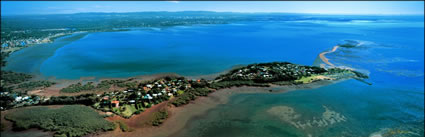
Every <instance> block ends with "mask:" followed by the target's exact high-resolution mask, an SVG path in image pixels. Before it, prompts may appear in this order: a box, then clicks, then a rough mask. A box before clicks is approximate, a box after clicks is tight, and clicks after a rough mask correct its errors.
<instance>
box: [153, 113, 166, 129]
mask: <svg viewBox="0 0 425 137" xmlns="http://www.w3.org/2000/svg"><path fill="white" fill-rule="evenodd" d="M153 117H154V119H153V120H152V126H159V125H161V124H162V123H163V122H164V121H165V119H167V118H168V111H167V110H166V109H161V110H159V111H158V112H154V113H153Z"/></svg>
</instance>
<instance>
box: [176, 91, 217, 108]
mask: <svg viewBox="0 0 425 137" xmlns="http://www.w3.org/2000/svg"><path fill="white" fill-rule="evenodd" d="M211 92H212V90H209V89H208V88H192V89H188V90H186V92H184V93H182V94H181V95H179V96H178V98H177V99H176V100H174V101H173V102H171V104H173V105H174V106H176V107H178V106H181V105H185V104H188V103H189V102H190V101H192V100H195V99H196V97H197V96H208V93H211Z"/></svg>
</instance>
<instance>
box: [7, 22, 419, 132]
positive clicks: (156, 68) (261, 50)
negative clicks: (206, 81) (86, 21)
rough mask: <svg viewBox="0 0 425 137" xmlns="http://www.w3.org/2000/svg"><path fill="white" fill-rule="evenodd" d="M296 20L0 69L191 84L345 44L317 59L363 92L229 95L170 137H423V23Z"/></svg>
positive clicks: (129, 41) (99, 37)
mask: <svg viewBox="0 0 425 137" xmlns="http://www.w3.org/2000/svg"><path fill="white" fill-rule="evenodd" d="M299 16H302V17H296V16H295V17H293V16H291V18H290V19H288V18H285V17H284V16H283V17H275V18H265V19H261V20H260V19H259V20H256V21H241V22H233V23H230V24H216V25H192V26H177V27H171V28H147V29H140V28H134V29H132V30H131V31H124V32H97V33H89V34H87V35H84V37H82V36H81V34H80V35H79V36H81V37H82V38H80V39H78V40H72V41H70V40H69V38H68V39H67V38H63V39H58V40H56V41H55V43H52V44H45V45H40V46H35V47H31V48H33V50H31V49H29V48H28V49H24V50H21V51H18V52H16V53H14V54H12V55H11V57H10V58H8V61H9V62H10V63H9V64H8V66H6V69H9V70H15V71H19V72H27V73H36V74H40V75H42V76H45V77H56V78H58V79H78V78H80V77H90V76H96V77H129V76H135V75H146V74H156V73H163V72H175V73H178V74H181V75H184V76H196V75H207V74H214V73H218V72H222V71H224V70H227V69H230V68H231V67H232V66H235V65H241V64H242V65H243V64H249V63H256V62H271V61H288V62H292V63H296V64H302V65H313V64H314V62H315V60H316V59H317V57H318V55H319V53H321V52H323V51H326V50H330V49H332V47H333V46H335V45H336V44H338V43H344V40H354V41H358V42H361V43H363V44H362V45H361V46H359V47H356V48H339V49H338V50H337V51H336V52H334V53H331V54H328V55H327V57H328V58H329V59H330V62H332V63H334V64H336V65H338V66H348V67H351V68H355V69H358V70H360V71H362V72H365V73H368V74H369V76H370V79H369V80H368V82H371V83H373V85H371V86H370V85H366V84H364V83H361V82H358V81H356V80H348V81H344V82H341V83H337V84H334V85H328V86H324V87H321V88H317V89H309V90H299V91H294V92H289V93H282V94H238V95H234V96H232V97H231V101H230V102H229V103H227V104H223V105H219V106H218V107H216V108H214V109H212V110H210V111H209V113H208V114H206V116H203V117H197V118H194V119H193V120H191V122H189V123H188V124H187V125H186V127H185V130H184V131H182V132H181V133H180V134H181V135H180V136H189V135H190V136H208V137H216V136H223V137H224V136H241V137H248V136H424V128H423V126H424V84H423V83H424V58H423V57H424V18H423V16H307V15H299ZM71 37H73V36H71ZM61 42H62V43H61ZM58 43H61V44H58ZM49 47H50V48H49ZM52 47H55V48H52ZM34 49H37V51H40V52H33V51H34ZM24 55H25V56H26V57H25V56H24Z"/></svg>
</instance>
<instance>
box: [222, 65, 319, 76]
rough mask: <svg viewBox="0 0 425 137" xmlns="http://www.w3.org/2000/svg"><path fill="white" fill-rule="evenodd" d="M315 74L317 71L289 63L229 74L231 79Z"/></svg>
mask: <svg viewBox="0 0 425 137" xmlns="http://www.w3.org/2000/svg"><path fill="white" fill-rule="evenodd" d="M315 73H317V70H315V69H313V67H309V66H300V65H296V64H291V63H270V64H267V65H264V64H256V65H250V66H248V67H243V68H240V69H238V70H236V71H235V72H234V73H231V75H230V76H229V77H230V78H231V79H256V78H262V79H268V78H274V77H277V75H288V76H295V77H301V76H309V75H311V74H315Z"/></svg>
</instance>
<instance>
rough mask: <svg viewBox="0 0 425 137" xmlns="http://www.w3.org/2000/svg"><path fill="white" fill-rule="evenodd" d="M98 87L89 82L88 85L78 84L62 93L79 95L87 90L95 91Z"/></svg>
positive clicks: (63, 90)
mask: <svg viewBox="0 0 425 137" xmlns="http://www.w3.org/2000/svg"><path fill="white" fill-rule="evenodd" d="M95 88H96V87H95V86H94V85H93V82H88V83H87V84H84V85H83V84H81V83H80V82H78V83H77V84H71V85H69V86H68V87H66V88H63V89H61V90H60V91H61V92H65V93H77V92H81V91H85V90H93V89H95Z"/></svg>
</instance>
